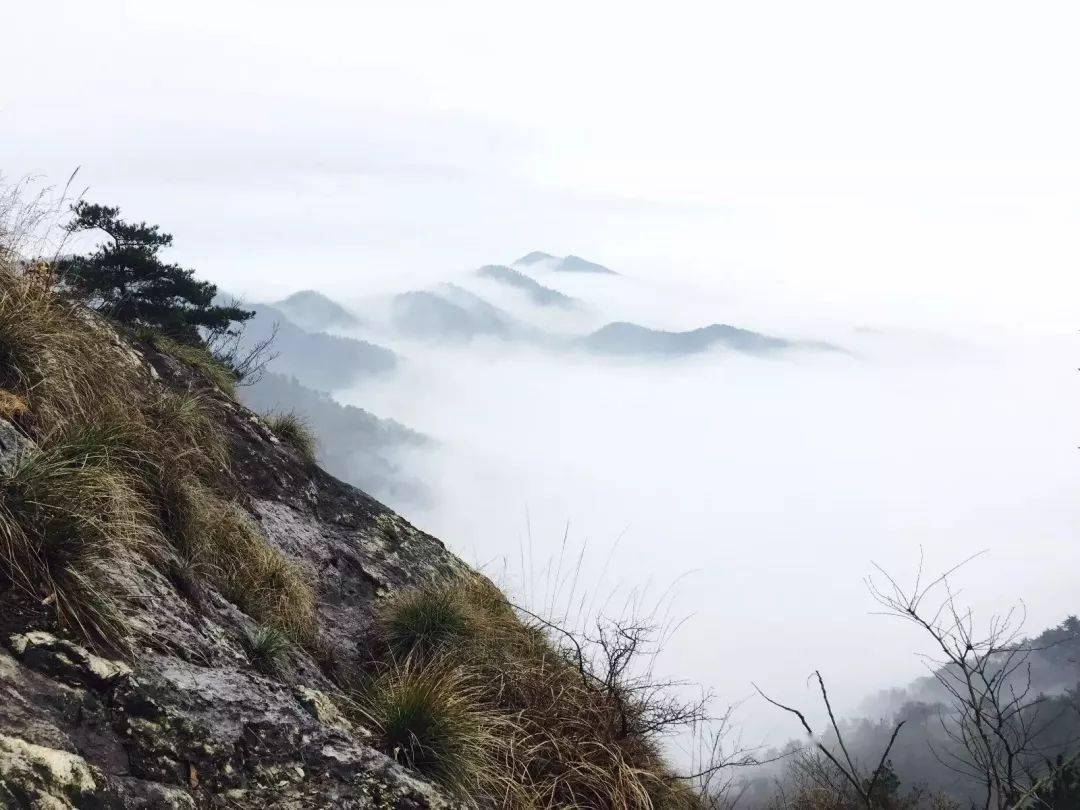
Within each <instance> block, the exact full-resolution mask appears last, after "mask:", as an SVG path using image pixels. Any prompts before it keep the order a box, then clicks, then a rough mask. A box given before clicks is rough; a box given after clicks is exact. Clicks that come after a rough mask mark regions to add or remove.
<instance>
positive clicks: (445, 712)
mask: <svg viewBox="0 0 1080 810" xmlns="http://www.w3.org/2000/svg"><path fill="white" fill-rule="evenodd" d="M353 708H354V710H355V711H356V712H357V713H358V714H359V715H360V717H361V718H362V720H363V721H364V722H365V723H366V724H367V725H369V726H371V727H372V729H373V730H374V731H375V733H376V734H377V736H378V739H379V741H380V743H381V745H382V747H383V748H384V750H386V752H387V753H388V754H390V756H392V757H393V758H394V759H396V760H397V761H398V762H400V763H402V764H403V765H405V766H406V767H409V768H413V769H415V770H417V771H419V772H420V773H422V774H424V775H425V776H427V777H428V778H429V779H431V780H433V781H435V782H438V783H439V784H440V785H442V786H443V787H445V788H447V789H449V790H451V791H453V792H455V793H457V794H459V795H462V796H466V797H470V798H475V797H477V796H499V795H501V796H502V797H503V798H504V800H505V799H507V798H510V797H517V796H518V794H520V793H522V787H521V786H519V785H515V784H514V780H512V779H510V778H509V776H510V774H509V773H508V771H507V770H506V767H505V762H506V752H507V743H508V741H509V740H510V739H511V737H512V735H511V734H510V726H511V724H510V723H509V722H508V721H507V720H506V719H505V718H503V717H502V716H501V715H500V714H499V713H497V712H494V711H491V709H490V708H489V707H487V706H486V705H485V704H484V696H483V693H482V690H481V689H479V688H478V687H477V685H476V684H475V682H474V681H473V679H472V678H470V677H469V676H468V674H467V673H466V672H465V671H464V670H463V669H462V668H460V667H456V666H453V665H443V664H442V663H440V662H438V661H429V662H427V663H425V664H424V665H422V666H421V665H418V664H417V663H415V662H412V661H405V662H399V663H394V664H390V665H387V666H385V667H382V668H380V670H379V671H378V672H377V673H376V674H375V675H374V676H373V677H372V678H371V679H370V680H369V681H368V682H367V684H365V686H364V688H363V690H362V692H361V693H360V696H359V699H358V702H357V703H356V704H355V705H354V706H353ZM522 806H524V805H522Z"/></svg>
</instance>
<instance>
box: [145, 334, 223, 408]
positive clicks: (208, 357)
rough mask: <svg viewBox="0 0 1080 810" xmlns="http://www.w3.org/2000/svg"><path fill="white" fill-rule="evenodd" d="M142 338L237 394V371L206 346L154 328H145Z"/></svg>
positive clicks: (221, 387) (218, 385) (219, 386)
mask: <svg viewBox="0 0 1080 810" xmlns="http://www.w3.org/2000/svg"><path fill="white" fill-rule="evenodd" d="M140 338H141V339H143V340H146V342H147V343H150V344H151V345H153V346H154V348H156V349H158V350H159V351H162V352H164V353H165V354H168V355H171V356H173V357H175V358H176V359H177V360H179V361H180V362H181V363H184V364H185V365H187V366H190V367H191V368H193V369H195V370H196V371H198V372H199V373H200V374H202V375H203V376H204V377H206V379H208V380H209V381H210V382H211V383H213V384H214V385H216V386H217V387H218V388H220V389H221V390H222V391H224V392H225V393H226V394H228V395H229V396H230V397H235V396H236V384H237V383H238V382H239V380H238V379H237V376H236V372H235V371H233V370H232V369H231V368H229V367H228V366H227V365H225V364H224V363H222V362H221V361H220V360H218V359H217V358H216V357H214V355H213V354H211V352H210V350H209V349H207V348H206V347H205V346H193V345H192V344H190V343H181V342H180V341H178V340H173V339H172V338H170V337H166V336H165V335H162V334H160V333H157V332H154V331H153V330H144V331H143V332H141V333H140Z"/></svg>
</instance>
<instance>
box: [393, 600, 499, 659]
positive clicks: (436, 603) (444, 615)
mask: <svg viewBox="0 0 1080 810" xmlns="http://www.w3.org/2000/svg"><path fill="white" fill-rule="evenodd" d="M483 619H484V615H483V612H482V611H480V610H478V609H477V607H476V605H474V604H473V603H472V602H471V601H470V600H469V598H468V595H467V594H465V593H464V592H463V590H462V588H460V587H459V586H456V585H442V586H432V587H430V588H422V589H419V588H418V589H414V590H407V591H404V592H402V593H400V594H398V595H397V596H395V597H393V598H392V599H390V600H388V601H387V602H386V603H385V604H384V605H382V607H381V609H380V611H379V617H378V623H377V626H378V633H379V636H380V640H381V641H382V642H383V643H384V644H385V645H386V647H387V649H388V650H389V652H390V653H391V655H392V656H394V657H395V658H397V659H399V660H404V659H406V658H409V657H420V658H429V657H431V656H432V655H435V654H439V653H443V652H446V651H447V649H448V648H450V647H452V646H454V645H461V644H463V643H465V642H467V641H468V640H469V639H472V638H475V637H476V635H477V634H478V633H479V632H480V630H481V628H482V626H483Z"/></svg>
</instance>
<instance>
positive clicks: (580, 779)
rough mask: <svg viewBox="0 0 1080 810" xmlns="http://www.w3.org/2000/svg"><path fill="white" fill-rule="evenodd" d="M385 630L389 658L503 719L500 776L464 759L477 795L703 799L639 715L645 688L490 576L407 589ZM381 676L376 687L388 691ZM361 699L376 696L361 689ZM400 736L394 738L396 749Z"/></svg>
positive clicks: (383, 620) (507, 801) (514, 802)
mask: <svg viewBox="0 0 1080 810" xmlns="http://www.w3.org/2000/svg"><path fill="white" fill-rule="evenodd" d="M375 633H376V642H377V644H376V649H377V650H379V649H381V650H382V653H381V654H382V655H384V656H386V659H384V663H382V664H380V665H378V666H391V667H396V668H397V669H394V672H398V670H399V669H402V668H404V670H405V671H406V672H407V673H408V676H409V678H411V679H418V680H419V681H420V682H421V683H426V680H425V678H427V677H428V672H429V670H430V671H431V672H434V673H437V675H431V676H430V677H437V678H438V679H440V682H445V683H446V684H447V685H446V686H443V687H441V688H443V689H454V690H457V691H458V694H457V696H456V698H455V699H456V700H458V701H460V702H462V703H463V704H466V705H468V706H469V707H471V710H472V711H474V712H478V713H480V714H481V715H483V718H484V722H485V723H487V724H488V725H491V726H497V727H498V728H499V730H500V735H501V740H502V746H501V747H500V748H499V749H498V751H497V752H496V753H497V754H498V756H499V757H501V759H500V761H499V762H498V764H497V766H496V767H494V769H493V770H492V771H491V773H488V772H487V771H485V770H484V767H486V766H485V763H488V762H490V756H488V755H485V756H483V757H479V758H478V759H477V760H476V761H475V762H474V761H473V760H470V759H469V758H466V757H459V756H455V761H458V760H460V761H461V762H464V763H465V766H464V767H470V768H476V769H477V770H476V772H474V773H473V774H472V776H471V777H470V778H471V779H472V782H473V791H474V792H473V793H472V794H471V795H472V796H473V798H480V799H483V800H487V801H494V802H497V803H502V804H503V806H516V807H534V806H543V807H595V808H641V809H642V810H646V809H647V808H648V809H651V808H657V807H694V806H695V804H694V801H693V797H692V795H691V793H690V792H689V791H687V790H685V789H684V788H683V787H682V786H681V785H680V784H679V782H678V780H676V779H675V778H674V777H672V775H671V773H670V771H669V770H668V768H667V766H666V765H665V763H664V760H663V757H662V756H661V754H660V751H659V748H658V744H657V741H656V739H654V737H653V736H652V735H651V734H649V733H643V732H641V731H640V730H639V729H640V727H641V726H640V725H636V724H635V723H633V722H632V721H629V722H628V714H630V715H632V714H634V713H635V712H640V711H643V710H644V709H643V707H641V706H640V705H639V704H638V703H637V701H636V698H635V694H634V693H632V692H631V691H630V690H625V691H620V688H619V686H618V684H608V683H604V682H602V680H601V679H599V678H598V677H597V676H596V675H594V674H593V673H592V672H590V671H589V669H588V665H587V664H586V663H585V662H584V661H582V659H581V658H580V657H578V656H575V655H573V654H571V653H570V652H569V651H568V650H563V649H560V648H559V647H558V646H557V645H556V644H555V643H553V641H552V640H551V638H549V636H548V634H547V633H546V632H545V629H544V626H543V625H541V624H537V623H529V622H525V621H522V620H521V619H520V618H519V617H518V615H517V613H516V612H515V610H514V609H513V608H512V607H511V606H510V605H509V604H508V602H507V601H506V598H505V597H504V596H503V595H502V593H501V592H500V591H499V590H498V589H497V588H495V586H494V585H492V584H491V583H490V582H488V581H487V580H485V579H483V578H481V577H479V576H476V577H467V578H463V579H461V580H458V581H456V582H453V583H449V584H442V585H432V586H426V587H422V588H418V589H414V590H410V591H405V592H402V593H400V594H397V595H395V596H394V597H391V599H390V600H389V601H388V602H387V604H385V605H384V606H383V607H382V609H381V610H380V612H379V614H378V617H377V626H376V629H375ZM386 660H388V661H389V662H391V663H390V664H386V663H385V661H386ZM402 661H404V663H402ZM447 673H452V675H450V676H448V675H447ZM374 684H375V685H374V686H368V687H367V689H371V688H374V689H377V690H378V689H385V687H384V686H382V685H381V683H380V682H379V681H378V679H376V681H375V682H374ZM380 699H381V698H380ZM358 700H359V702H360V705H367V704H366V703H365V700H366V701H369V702H370V701H371V700H372V698H371V697H370V696H366V693H365V690H364V689H361V695H360V697H359V698H358ZM392 742H393V741H392V739H391V738H390V737H389V736H386V735H384V739H383V744H384V747H389V746H390V745H391V744H392ZM488 753H489V754H490V753H491V752H488ZM508 778H509V779H510V784H512V790H511V789H510V788H508V783H507V782H506V779H508ZM455 781H457V782H461V781H462V779H460V778H458V779H456V780H455ZM508 790H509V791H510V792H507V791H508Z"/></svg>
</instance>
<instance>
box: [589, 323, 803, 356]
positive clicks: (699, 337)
mask: <svg viewBox="0 0 1080 810" xmlns="http://www.w3.org/2000/svg"><path fill="white" fill-rule="evenodd" d="M580 342H581V344H582V345H583V346H584V347H585V348H587V349H589V350H590V351H594V352H597V353H602V354H624V355H683V354H695V353H697V352H703V351H706V350H708V349H710V348H713V347H714V346H723V347H725V348H728V349H732V350H734V351H739V352H746V353H748V354H765V353H768V352H773V351H778V350H781V349H787V348H791V347H793V346H795V345H798V344H795V343H793V342H792V341H789V340H785V339H783V338H778V337H772V336H771V335H763V334H761V333H759V332H752V331H750V330H748V329H739V328H738V327H735V326H728V325H727V324H722V323H714V324H712V325H710V326H704V327H702V328H700V329H692V330H690V331H687V332H666V331H663V330H660V329H649V328H648V327H645V326H640V325H638V324H636V323H626V322H618V323H609V324H607V325H606V326H604V327H601V328H600V329H598V330H597V331H595V332H593V333H592V334H591V335H588V336H586V337H584V338H582V339H581V341H580Z"/></svg>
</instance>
